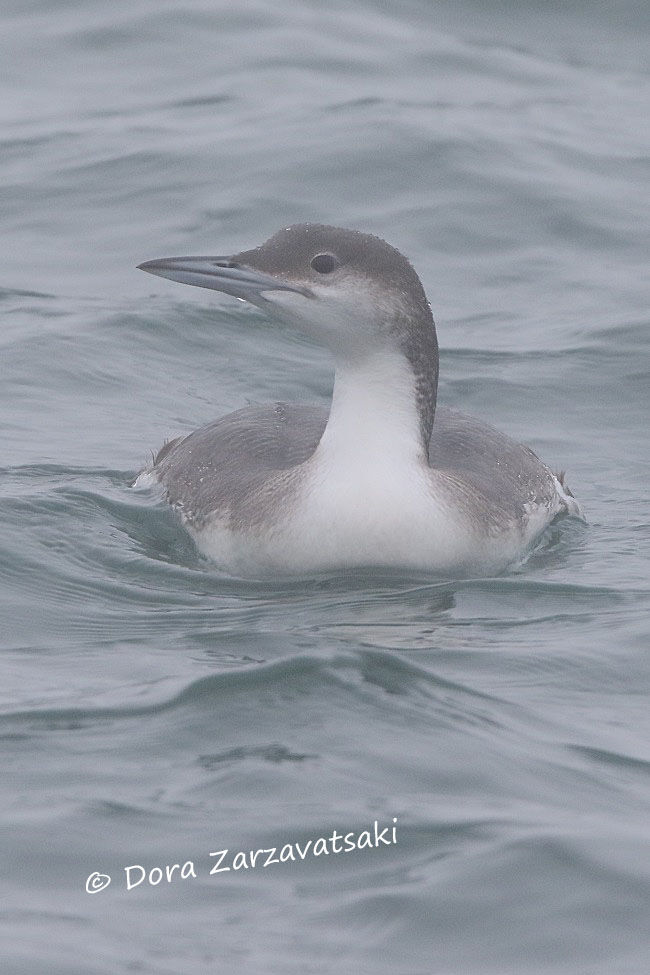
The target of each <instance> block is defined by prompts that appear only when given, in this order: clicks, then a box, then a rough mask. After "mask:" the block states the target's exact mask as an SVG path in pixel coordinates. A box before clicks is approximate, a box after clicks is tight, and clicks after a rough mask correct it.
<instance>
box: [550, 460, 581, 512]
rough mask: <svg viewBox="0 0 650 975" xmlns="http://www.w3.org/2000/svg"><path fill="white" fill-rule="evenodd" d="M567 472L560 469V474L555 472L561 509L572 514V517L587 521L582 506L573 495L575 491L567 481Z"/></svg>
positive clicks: (556, 488)
mask: <svg viewBox="0 0 650 975" xmlns="http://www.w3.org/2000/svg"><path fill="white" fill-rule="evenodd" d="M565 476H566V475H565V472H564V471H560V472H559V473H558V474H554V475H553V477H554V478H555V490H556V491H557V493H558V497H559V499H560V504H561V509H560V510H561V511H564V513H565V514H567V515H571V517H572V518H579V519H580V521H586V520H587V519H586V518H585V514H584V511H583V510H582V506H581V505H580V504H579V502H578V501H576V499H575V498H574V496H573V492H572V491H571V488H570V487H569V485H568V484H566V483H565Z"/></svg>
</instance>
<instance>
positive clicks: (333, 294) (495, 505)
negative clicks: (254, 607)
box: [136, 224, 582, 577]
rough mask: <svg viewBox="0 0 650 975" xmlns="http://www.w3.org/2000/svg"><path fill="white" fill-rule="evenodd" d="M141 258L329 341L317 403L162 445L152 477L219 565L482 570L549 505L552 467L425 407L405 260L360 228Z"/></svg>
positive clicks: (432, 365)
mask: <svg viewBox="0 0 650 975" xmlns="http://www.w3.org/2000/svg"><path fill="white" fill-rule="evenodd" d="M140 268H141V269H142V270H143V271H149V272H150V273H151V274H156V275H159V276H160V277H166V278H170V279H171V280H172V281H180V282H182V283H184V284H193V285H198V286H199V287H202V288H212V289H214V290H216V291H222V292H224V293H225V294H228V295H233V296H234V297H236V298H239V299H242V300H245V301H249V302H251V303H252V304H254V305H257V306H258V307H260V308H261V309H263V310H264V311H265V312H267V313H268V314H269V315H270V316H271V317H274V318H277V319H280V320H282V321H283V322H286V323H288V324H289V325H291V326H292V327H294V328H296V329H298V330H300V331H302V332H304V333H306V334H308V335H310V336H311V337H312V338H313V339H314V340H315V341H317V342H320V343H321V344H322V345H324V346H326V347H327V348H328V349H329V350H330V352H331V353H332V355H333V357H334V363H335V369H336V372H335V379H334V391H333V395H332V403H331V407H330V408H329V409H327V408H326V407H322V406H315V405H311V406H310V405H300V404H285V403H276V404H272V405H268V406H260V407H248V408H245V409H241V410H237V411H236V412H234V413H230V414H229V415H227V416H224V417H221V418H220V419H218V420H215V421H214V422H212V423H209V424H208V425H207V426H204V427H201V428H199V429H198V430H196V431H194V433H191V434H189V436H187V437H184V438H179V439H178V440H174V441H172V442H171V443H168V444H166V445H165V446H164V447H163V448H162V450H160V452H159V453H158V455H157V457H156V458H155V459H154V461H153V464H152V466H151V467H150V468H148V469H147V470H145V471H143V472H142V473H141V474H140V476H139V477H138V479H137V481H136V484H137V485H143V484H147V483H151V482H152V481H158V482H160V483H161V484H162V486H163V488H164V491H165V493H166V497H167V500H168V501H169V503H170V504H171V505H172V506H173V507H174V508H175V509H176V510H177V511H178V512H179V514H180V516H181V519H182V521H183V523H184V524H185V526H186V528H187V529H188V531H189V532H190V534H191V535H192V536H193V538H194V539H195V542H196V544H197V546H198V548H199V550H200V551H201V552H203V553H204V554H205V555H207V556H208V557H210V558H211V559H213V560H215V561H216V562H217V563H219V564H220V565H221V566H222V567H223V568H225V569H226V570H227V571H229V572H232V573H233V574H236V575H245V576H253V577H260V576H267V575H270V574H276V573H287V574H296V573H304V572H310V571H319V570H327V569H337V568H349V567H353V566H382V567H391V568H400V569H408V570H416V571H420V570H421V571H424V572H431V573H434V574H436V575H441V574H442V575H445V576H459V575H479V574H480V575H486V574H493V573H495V572H499V571H502V570H503V569H505V568H506V567H507V566H509V565H511V564H512V563H514V562H516V561H517V560H519V559H520V558H521V557H522V556H523V555H524V554H525V553H526V552H527V551H528V550H529V548H530V547H531V545H532V544H533V542H534V541H535V539H536V538H537V537H538V536H539V535H540V533H541V532H542V531H543V530H544V528H545V527H546V526H547V525H548V524H549V523H550V522H551V521H552V520H553V519H554V518H555V517H556V515H559V514H562V513H568V514H572V515H575V516H578V517H581V516H582V514H581V510H580V507H579V505H578V503H577V502H576V501H575V500H574V498H573V496H572V495H571V493H570V491H569V490H568V488H565V487H564V485H563V481H562V477H561V476H556V475H554V474H553V473H552V472H551V471H550V469H549V468H548V467H546V466H545V465H544V464H543V463H542V462H541V461H540V460H539V459H538V458H537V456H536V455H535V454H534V453H533V452H532V451H531V450H530V449H529V448H528V447H525V446H523V445H522V444H519V443H516V442H515V441H513V440H511V439H509V438H508V437H506V436H505V435H504V434H502V433H499V432H498V431H496V430H494V429H493V428H492V427H490V426H488V425H487V424H485V423H483V422H481V421H480V420H477V419H474V418H472V417H470V416H466V415H465V414H463V413H459V412H456V411H455V410H450V409H446V408H444V407H438V408H437V409H436V394H437V385H438V342H437V338H436V329H435V325H434V321H433V317H432V315H431V310H430V308H429V303H428V301H427V298H426V295H425V293H424V289H423V288H422V285H421V283H420V280H419V278H418V276H417V274H416V272H415V271H414V269H413V267H412V266H411V264H410V263H409V261H408V260H407V259H406V258H405V257H404V256H403V255H402V254H400V253H399V251H397V250H396V249H395V248H394V247H391V246H390V245H389V244H387V243H386V242H385V241H383V240H381V239H379V238H378V237H374V236H371V235H369V234H364V233H360V232H358V231H353V230H342V229H340V228H337V227H327V226H322V225H320V224H298V225H295V226H292V227H288V228H286V229H285V230H281V231H279V232H278V233H277V234H275V235H274V236H273V237H271V238H270V240H268V241H266V243H264V244H262V245H261V246H260V247H256V248H254V249H252V250H248V251H243V252H242V253H240V254H235V255H234V256H232V257H173V258H164V259H161V260H155V261H148V262H147V263H145V264H141V265H140Z"/></svg>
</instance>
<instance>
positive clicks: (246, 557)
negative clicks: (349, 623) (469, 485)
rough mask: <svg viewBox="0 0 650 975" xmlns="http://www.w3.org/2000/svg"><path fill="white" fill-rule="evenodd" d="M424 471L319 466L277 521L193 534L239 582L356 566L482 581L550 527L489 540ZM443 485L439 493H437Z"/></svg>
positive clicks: (448, 490) (538, 521) (510, 531)
mask: <svg viewBox="0 0 650 975" xmlns="http://www.w3.org/2000/svg"><path fill="white" fill-rule="evenodd" d="M437 480H438V484H437V485H436V483H435V482H434V483H433V485H432V472H431V470H430V469H428V468H424V467H419V466H418V467H409V468H408V469H407V470H402V472H401V473H399V474H396V473H395V470H394V469H393V470H390V471H388V470H384V471H376V470H375V471H370V470H366V471H364V473H363V474H361V475H360V473H359V471H358V470H357V471H355V472H354V476H353V475H352V474H351V473H347V472H345V471H341V470H336V471H333V470H331V469H329V468H327V467H326V466H322V465H321V466H319V465H318V464H314V465H312V467H311V469H310V470H309V472H308V476H307V477H306V478H305V479H304V481H302V483H301V484H300V490H299V492H297V493H296V494H295V495H294V496H293V497H291V498H290V499H287V505H286V508H285V510H283V511H278V512H277V517H275V518H274V520H273V523H272V524H267V525H265V526H264V527H258V528H255V529H251V530H250V531H232V530H231V529H230V528H229V527H228V525H227V523H226V522H225V520H220V519H214V520H213V521H212V522H210V523H209V524H208V525H206V526H205V527H204V528H202V529H201V530H196V529H192V527H191V526H189V525H188V528H189V530H190V532H191V534H192V535H193V537H194V539H195V541H196V544H197V546H198V548H199V549H200V550H201V551H202V552H203V553H204V554H205V555H207V556H208V557H209V558H210V559H212V560H214V561H215V562H217V563H218V564H219V565H221V566H222V567H223V568H224V569H226V570H227V571H228V572H231V573H233V574H235V575H242V576H249V577H250V576H252V577H258V578H259V577H264V576H269V575H274V574H277V573H282V574H291V575H293V574H300V573H304V572H318V571H322V570H329V569H342V568H351V567H355V566H356V567H359V566H383V567H394V568H401V569H411V570H415V571H418V570H421V571H424V572H430V573H432V574H436V575H444V576H454V575H473V574H477V575H485V574H490V573H494V572H499V571H501V570H503V569H504V568H506V566H508V565H509V564H511V563H512V562H514V561H515V560H517V559H518V558H520V557H521V556H522V555H523V554H524V552H525V551H526V549H527V547H528V546H529V544H530V542H531V541H532V540H533V539H534V537H535V536H536V535H537V534H539V532H540V531H541V530H542V529H543V528H544V527H545V525H546V523H548V521H549V520H550V517H552V515H551V516H550V517H549V512H547V511H544V512H542V513H540V517H539V518H535V519H533V520H534V522H535V523H534V524H532V523H531V525H530V531H525V532H523V533H522V530H521V528H520V527H519V526H517V525H515V523H514V521H513V524H512V525H511V526H510V527H508V528H507V529H505V530H503V529H502V530H501V531H500V532H498V533H496V534H494V533H490V531H489V530H487V529H486V528H485V527H484V526H482V525H481V523H480V521H479V522H477V521H476V520H474V519H472V518H470V517H468V515H467V512H466V511H465V510H463V509H462V508H459V507H458V506H457V505H454V485H453V484H451V483H449V481H448V480H445V475H444V474H443V473H442V472H439V474H438V475H437ZM436 488H438V489H436Z"/></svg>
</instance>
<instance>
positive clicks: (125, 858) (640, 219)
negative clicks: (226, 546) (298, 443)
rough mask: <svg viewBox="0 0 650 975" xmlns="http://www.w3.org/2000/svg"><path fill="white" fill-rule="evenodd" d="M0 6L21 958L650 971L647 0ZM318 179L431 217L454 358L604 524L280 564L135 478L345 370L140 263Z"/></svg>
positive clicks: (317, 194)
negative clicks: (488, 574)
mask: <svg viewBox="0 0 650 975" xmlns="http://www.w3.org/2000/svg"><path fill="white" fill-rule="evenodd" d="M0 24H1V27H2V30H1V31H0V48H1V50H0V63H2V66H3V73H4V82H3V98H2V101H1V103H0V119H1V121H2V129H1V132H2V134H1V137H0V139H1V141H0V176H1V180H0V185H2V191H1V193H2V202H1V206H0V239H1V240H2V250H3V256H2V276H1V279H0V286H1V289H2V290H1V291H0V299H1V300H0V307H1V308H2V310H3V313H4V314H3V327H2V332H1V335H0V344H1V347H2V359H1V361H2V376H3V378H2V384H1V386H0V397H1V416H2V431H3V439H2V444H3V446H2V460H1V463H2V478H1V482H0V491H1V497H2V505H1V507H0V510H1V512H2V514H1V519H2V522H1V525H0V545H1V549H2V552H1V558H0V575H1V579H2V595H1V597H0V599H1V604H0V605H1V612H2V620H3V625H2V630H1V635H0V641H1V647H2V681H1V683H0V696H1V713H0V735H1V736H2V746H1V747H2V768H3V769H4V775H3V776H2V784H1V785H0V799H1V809H2V812H1V817H2V819H1V821H2V826H3V831H2V832H3V841H2V850H3V865H2V871H1V877H2V880H1V885H2V894H3V905H4V906H3V914H2V925H3V929H4V930H3V936H2V941H1V942H0V943H1V944H2V948H1V949H0V954H2V957H3V971H4V972H7V973H8V975H32V973H40V972H48V973H55V975H76V973H83V975H116V973H120V972H124V973H127V972H129V973H130V972H142V973H146V975H162V973H165V975H166V973H174V975H176V973H178V972H183V973H192V975H193V973H199V972H200V973H203V972H221V971H223V972H231V971H241V972H245V973H247V975H248V973H251V975H257V973H269V975H270V973H283V975H285V973H296V975H298V973H299V975H303V973H305V975H322V973H330V972H337V973H338V972H347V971H355V972H360V973H370V972H372V973H373V975H384V973H385V975H388V973H391V975H394V973H399V975H433V973H436V975H506V973H507V975H510V973H512V975H528V973H530V975H533V973H534V975H542V973H544V975H552V973H557V975H559V973H562V975H564V973H567V972H570V973H572V975H605V973H608V975H610V973H617V975H645V973H646V972H647V971H648V968H649V967H650V929H649V925H648V916H649V907H650V867H649V860H648V833H649V830H648V821H649V819H648V815H649V813H650V752H649V749H648V737H649V733H650V709H649V708H648V697H647V695H648V689H649V688H648V685H649V673H648V662H647V660H648V657H647V650H648V645H649V636H650V634H649V629H650V627H649V626H648V608H649V603H650V599H649V586H648V555H647V553H648V542H649V538H650V532H649V524H650V502H649V501H648V490H647V471H648V466H647V463H648V450H647V429H648V399H649V396H648V390H649V389H650V383H649V382H648V369H647V363H648V297H649V295H648V291H649V288H648V276H647V260H648V250H647V246H648V202H647V201H648V194H647V182H646V178H647V174H648V163H647V137H648V93H649V87H650V86H649V83H648V74H647V68H646V64H645V62H644V52H645V51H647V35H648V11H647V7H645V6H644V5H642V4H640V3H635V2H632V0H629V2H619V3H617V4H614V5H612V4H604V3H603V4H601V3H573V4H570V5H566V4H554V3H552V4H544V5H532V4H531V5H526V4H516V3H514V2H512V3H511V2H506V0H502V2H497V0H494V2H491V3H490V4H479V3H476V4H473V3H471V2H469V0H465V2H460V3H454V4H451V3H440V4H436V5H432V4H430V3H428V2H424V0H423V2H419V3H417V2H410V3H403V4H399V5H390V4H384V3H382V2H381V0H374V2H372V0H364V2H361V3H359V4H355V5H354V6H353V7H351V6H348V5H346V4H341V3H338V2H334V3H330V4H327V5H325V6H323V5H321V4H316V3H311V2H305V3H301V4H291V3H290V2H288V0H284V2H283V3H282V2H281V3H277V4H273V5H268V4H264V3H261V2H260V3H255V2H250V3H246V4H243V5H233V4H226V3H223V2H221V0H220V2H218V3H215V2H214V0H189V2H186V3H183V4H180V3H177V2H175V0H164V2H160V0H156V2H154V0H131V2H130V3H124V2H116V3H112V4H109V5H107V4H104V3H98V2H93V0H84V2H76V3H75V2H72V0H69V2H63V0H62V2H59V3H56V2H53V0H47V2H46V0H40V2H39V0H37V2H34V3H32V4H29V5H26V4H23V3H20V2H18V0H6V2H5V4H4V5H3V11H2V14H1V15H0ZM302 220H317V221H323V222H328V223H334V224H339V225H343V226H349V227H353V228H358V229H362V230H366V231H370V232H374V233H378V234H380V235H381V236H384V237H386V238H387V239H388V240H389V241H390V242H391V243H393V244H395V245H396V246H398V247H399V248H400V249H401V250H403V251H404V252H405V253H406V254H408V256H409V257H410V258H411V260H412V261H413V263H414V264H415V266H416V268H417V270H418V271H419V273H420V275H421V277H422V279H423V282H424V284H425V287H426V289H427V292H428V294H429V297H430V299H431V303H432V306H433V310H434V314H435V317H436V320H437V322H438V329H439V337H440V342H441V346H442V356H441V384H440V399H441V400H442V401H444V402H445V403H447V404H448V405H451V406H455V407H459V408H462V409H466V410H467V411H469V412H473V413H477V414H480V415H481V416H483V417H484V418H485V419H487V420H489V421H490V422H492V423H494V424H495V425H496V426H498V427H500V428H502V429H504V430H506V431H507V432H509V433H511V434H512V435H514V436H515V437H517V438H520V439H522V440H524V441H526V442H527V443H530V444H531V446H532V447H533V448H534V449H535V450H537V451H538V452H539V453H540V455H541V456H542V457H543V458H544V459H545V460H547V461H548V462H549V463H551V464H553V465H554V466H555V467H556V468H558V469H561V468H566V469H567V478H568V483H569V484H570V486H571V487H572V489H573V491H574V492H575V494H576V495H577V496H578V497H579V499H580V501H581V502H582V504H583V505H584V507H585V510H586V513H587V517H588V520H589V524H588V526H587V527H583V526H581V525H579V524H577V523H575V522H569V521H565V522H564V523H562V524H558V525H556V526H554V527H553V528H552V529H551V530H550V531H549V533H548V535H547V537H546V538H545V539H544V542H543V544H542V545H541V546H540V548H539V550H538V551H537V552H536V553H535V554H534V555H533V556H532V557H531V558H530V559H529V561H528V562H527V563H526V564H525V565H523V566H522V567H521V568H520V569H518V570H517V571H514V572H511V573H509V574H507V575H505V576H503V577H501V578H497V579H484V580H468V581H460V582H440V581H437V582H432V581H431V580H426V579H418V578H404V577H399V576H394V575H392V576H391V575H387V574H370V575H368V574H356V575H355V574H345V573H341V574H339V575H333V576H328V577H324V578H318V579H305V580H302V581H300V582H296V581H287V582H277V583H275V584H268V585H265V586H262V585H257V584H253V583H241V582H238V581H237V580H233V579H229V578H227V577H225V576H223V575H222V574H220V573H219V572H217V571H216V570H215V569H214V568H213V567H211V566H210V565H209V564H207V563H205V562H204V561H203V560H202V559H201V558H200V557H199V556H198V555H197V553H196V551H195V550H194V549H193V547H192V545H191V543H190V542H189V540H188V538H187V537H186V536H185V534H184V533H183V531H182V530H181V529H180V527H179V526H178V525H177V524H176V523H175V521H174V520H173V518H172V517H171V515H170V514H169V512H168V511H166V510H165V509H164V508H163V507H161V506H157V505H156V504H155V503H154V502H153V501H152V499H151V498H150V497H149V496H148V495H147V494H146V493H145V494H144V495H143V494H140V493H138V494H135V493H134V492H133V491H131V490H130V489H129V486H128V482H129V478H131V477H132V475H133V474H134V472H136V471H137V470H138V468H139V467H140V466H141V465H142V464H143V463H144V462H145V461H146V459H147V452H148V450H149V449H155V448H157V447H159V446H160V445H161V443H162V442H163V440H164V439H165V438H166V437H169V436H172V435H177V434H179V433H182V432H185V431H189V430H191V429H192V428H194V427H195V426H197V425H199V424H201V423H203V422H206V421H207V420H209V419H212V418H214V417H216V416H218V415H220V414H221V413H224V412H226V411H228V410H231V409H235V408H237V407H239V406H242V405H244V404H245V403H246V402H250V401H254V402H264V401H267V400H274V399H283V398H284V399H305V400H312V401H321V402H325V401H326V400H327V397H328V395H329V392H330V388H331V367H330V364H329V362H328V360H327V357H326V355H325V354H324V353H323V352H322V351H321V350H319V349H317V348H314V347H313V346H311V345H309V344H308V343H307V341H306V340H303V339H301V338H299V337H297V336H294V335H291V334H289V333H288V332H287V333H285V332H283V331H282V330H279V329H277V328H275V329H274V328H272V327H270V326H269V325H268V323H267V322H266V321H265V320H264V318H263V317H262V316H261V314H258V313H257V312H256V311H255V310H252V309H246V308H244V307H242V306H240V305H238V304H236V303H235V302H232V301H229V300H228V299H227V298H220V297H218V296H216V295H211V294H209V293H208V292H202V291H199V290H198V289H190V288H181V287H180V286H175V285H173V284H171V283H169V282H164V281H157V280H155V281H154V280H152V279H151V278H150V277H149V276H147V275H144V274H142V273H140V272H138V271H136V270H135V265H136V264H138V263H140V262H141V261H143V260H147V259H150V258H154V257H158V256H163V255H165V254H174V253H178V254H183V253H217V254H219V253H224V252H225V253H228V252H231V251H236V250H238V249H241V248H243V247H249V246H253V245H255V244H257V243H260V242H261V241H262V240H263V239H265V238H266V237H267V236H269V235H270V234H271V233H273V232H274V231H275V230H277V229H278V228H279V227H281V226H284V225H286V224H288V223H291V222H298V221H302ZM394 820H396V821H397V822H396V830H397V832H396V842H395V843H390V844H389V845H386V844H385V843H381V842H379V841H378V842H379V846H378V847H375V846H373V847H363V848H361V849H355V850H354V851H347V852H340V853H333V852H328V853H327V854H325V853H321V854H320V855H319V856H314V855H313V853H312V852H309V853H307V854H306V855H305V859H304V860H302V859H301V858H300V855H299V854H298V852H297V847H296V844H298V845H300V848H301V849H303V850H305V849H306V847H307V844H308V841H310V840H311V841H312V847H313V844H314V843H315V841H316V840H317V839H318V837H324V838H327V837H331V834H332V831H333V830H335V829H336V830H337V831H338V833H339V834H345V833H347V832H351V833H353V834H354V837H355V838H356V839H359V838H360V837H361V835H362V833H363V831H365V830H369V831H370V832H371V834H372V835H371V837H370V839H373V838H374V832H373V830H374V823H375V821H377V823H378V828H379V829H380V830H381V829H382V828H383V827H390V828H392V826H393V821H394ZM388 835H389V836H390V834H388ZM355 841H356V840H355ZM373 841H374V840H373ZM288 845H291V846H290V848H291V852H292V855H293V856H294V859H293V860H291V859H290V854H289V852H288V851H289V846H288ZM272 847H277V854H276V856H277V857H279V855H280V852H281V851H282V849H283V848H284V859H285V860H286V862H279V863H277V864H275V863H271V864H269V866H268V867H264V866H263V865H262V864H261V862H260V860H259V857H258V859H257V861H256V865H255V866H254V867H253V866H252V865H251V862H250V852H248V853H247V861H246V866H244V865H243V861H242V859H241V857H240V859H239V861H238V866H240V869H237V870H235V869H234V863H235V857H236V854H237V853H238V852H239V851H244V852H245V851H251V850H252V851H255V850H257V849H271V848H272ZM224 849H226V850H228V853H227V855H226V854H224V856H225V857H226V859H224V861H223V865H228V864H229V865H230V866H231V869H230V870H229V871H223V872H219V873H215V874H213V875H210V869H211V867H212V866H213V865H215V863H216V860H217V858H216V857H211V856H210V854H211V853H217V852H218V851H221V850H224ZM310 849H311V848H310ZM267 856H268V854H264V858H265V859H266V857H267ZM176 863H178V864H179V868H178V869H177V870H176V871H174V872H173V874H172V879H171V881H170V882H167V879H166V878H165V876H164V871H165V866H166V865H169V866H172V867H173V865H174V864H176ZM188 863H189V866H187V864H188ZM136 864H140V865H142V866H143V867H144V868H145V870H146V871H150V870H151V869H152V868H155V867H159V868H161V870H162V874H163V877H162V879H161V880H160V883H158V884H157V885H152V884H150V883H149V881H148V880H144V881H143V882H142V883H140V884H138V885H137V886H135V887H133V889H131V890H127V889H126V887H127V884H126V873H125V867H128V866H132V867H134V865H136ZM184 865H185V873H186V877H185V879H182V878H181V877H180V868H181V867H183V866H184ZM94 872H99V873H102V874H108V875H110V876H111V877H112V881H111V884H110V886H108V887H107V888H106V889H105V890H103V891H98V892H96V893H92V894H88V893H86V890H85V885H86V880H87V878H88V877H89V876H90V875H91V874H92V873H94ZM192 873H196V877H193V876H192ZM139 876H140V871H138V870H136V869H133V870H132V871H131V877H132V879H133V880H134V881H135V880H137V879H138V877H139ZM152 879H153V880H157V879H158V874H157V873H156V872H155V871H154V873H153V875H152Z"/></svg>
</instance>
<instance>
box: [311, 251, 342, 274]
mask: <svg viewBox="0 0 650 975" xmlns="http://www.w3.org/2000/svg"><path fill="white" fill-rule="evenodd" d="M311 266H312V267H313V269H314V271H318V273H319V274H331V273H332V271H335V270H336V269H337V267H339V261H338V258H336V257H334V255H333V254H317V255H316V257H315V258H314V259H313V260H312V262H311Z"/></svg>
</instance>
